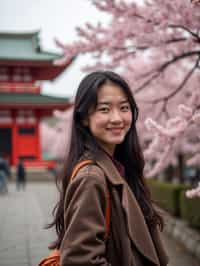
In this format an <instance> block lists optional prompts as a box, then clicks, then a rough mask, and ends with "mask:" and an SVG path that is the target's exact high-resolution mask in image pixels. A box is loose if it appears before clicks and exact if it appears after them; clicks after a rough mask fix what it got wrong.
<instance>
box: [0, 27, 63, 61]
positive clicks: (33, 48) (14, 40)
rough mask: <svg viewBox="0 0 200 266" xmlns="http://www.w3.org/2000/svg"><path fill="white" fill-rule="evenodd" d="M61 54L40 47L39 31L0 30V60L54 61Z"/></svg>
mask: <svg viewBox="0 0 200 266" xmlns="http://www.w3.org/2000/svg"><path fill="white" fill-rule="evenodd" d="M61 56H62V55H61V54H57V53H51V52H46V51H43V50H42V49H41V47H40V43H39V31H35V32H27V33H16V32H0V60H19V61H20V60H22V61H36V62H37V61H54V60H56V59H59V58H60V57H61Z"/></svg>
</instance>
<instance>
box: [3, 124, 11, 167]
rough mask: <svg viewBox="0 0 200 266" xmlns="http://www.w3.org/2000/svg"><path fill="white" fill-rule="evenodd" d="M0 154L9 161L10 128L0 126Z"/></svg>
mask: <svg viewBox="0 0 200 266" xmlns="http://www.w3.org/2000/svg"><path fill="white" fill-rule="evenodd" d="M0 154H1V155H2V156H3V157H4V158H5V159H7V160H8V161H9V163H11V158H12V130H11V128H0Z"/></svg>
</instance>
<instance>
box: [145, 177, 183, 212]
mask: <svg viewBox="0 0 200 266" xmlns="http://www.w3.org/2000/svg"><path fill="white" fill-rule="evenodd" d="M147 184H148V186H149V188H150V191H151V194H152V198H153V200H154V201H155V202H156V203H157V204H158V205H159V206H160V207H161V208H163V209H165V210H167V211H169V212H170V213H171V214H173V215H176V216H178V215H179V213H180V206H179V196H180V192H181V191H182V190H185V189H186V188H188V186H186V185H183V184H172V183H168V182H164V181H163V182H162V181H157V180H152V179H151V180H148V181H147Z"/></svg>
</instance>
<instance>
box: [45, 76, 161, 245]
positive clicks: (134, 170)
mask: <svg viewBox="0 0 200 266" xmlns="http://www.w3.org/2000/svg"><path fill="white" fill-rule="evenodd" d="M107 83H111V84H113V85H116V86H118V87H120V88H121V89H122V90H123V92H124V93H125V95H126V96H127V99H128V101H129V104H130V107H131V111H132V115H133V119H132V124H131V128H130V129H129V131H128V133H127V135H126V137H125V139H124V141H123V142H122V143H121V144H118V145H117V146H116V149H115V152H114V157H115V158H116V159H117V160H118V161H119V162H121V163H122V164H123V166H124V167H125V176H126V177H127V182H128V184H129V186H130V188H131V190H132V191H133V193H134V195H135V197H136V199H137V201H138V203H139V205H140V207H141V209H142V211H143V214H144V217H145V220H146V222H147V224H148V225H149V226H156V225H159V226H160V227H161V228H162V227H163V220H162V217H161V216H160V215H159V214H158V213H157V212H156V210H155V209H154V207H153V205H152V201H151V195H150V192H149V190H148V188H147V186H146V184H145V180H144V177H143V170H144V158H143V154H142V151H141V148H140V144H139V139H138V135H137V130H136V121H137V118H138V107H137V105H136V102H135V100H134V98H133V95H132V93H131V90H130V88H129V86H128V83H127V82H126V81H125V80H124V79H123V78H122V77H121V76H119V75H118V74H116V73H114V72H111V71H96V72H92V73H91V74H89V75H87V76H86V77H85V78H84V79H83V80H82V81H81V83H80V85H79V87H78V91H77V93H76V97H75V103H74V113H73V119H72V132H71V140H70V143H69V150H68V153H67V156H66V159H65V163H64V167H63V171H62V173H61V174H60V175H58V177H57V180H56V181H57V186H58V188H59V191H60V199H59V201H58V203H57V205H56V206H55V208H54V210H53V215H54V220H53V222H52V223H51V224H50V225H49V226H48V228H49V227H52V226H55V227H56V232H57V240H56V241H55V242H54V243H53V244H52V245H51V246H50V248H60V245H61V242H62V239H63V236H64V230H65V229H64V199H65V194H66V189H67V186H68V183H69V177H70V176H71V173H72V170H73V168H74V166H75V165H76V163H77V162H78V161H79V160H80V158H81V156H82V155H83V154H84V152H85V149H86V147H85V143H87V144H89V147H90V150H91V151H92V152H91V154H94V156H95V154H97V152H98V149H99V145H98V144H97V141H96V139H95V138H94V137H93V135H92V134H91V132H90V130H89V129H88V127H85V126H84V125H83V121H84V120H85V119H87V117H88V114H89V112H90V111H91V108H92V109H93V110H95V107H96V106H97V100H98V99H97V95H98V91H99V89H100V88H101V86H103V85H105V84H107ZM87 148H88V146H87ZM93 159H94V160H95V157H94V158H93Z"/></svg>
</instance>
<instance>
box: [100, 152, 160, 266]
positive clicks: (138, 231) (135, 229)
mask: <svg viewBox="0 0 200 266" xmlns="http://www.w3.org/2000/svg"><path fill="white" fill-rule="evenodd" d="M96 163H97V164H98V165H99V166H100V167H101V168H102V170H103V171H104V173H105V174H106V177H107V178H108V180H109V181H110V182H111V183H112V184H113V185H115V186H118V185H121V186H122V207H123V209H124V212H125V215H126V223H127V229H128V233H129V237H130V239H131V240H132V242H133V244H134V245H135V246H136V247H137V249H138V250H139V251H140V252H141V253H142V254H143V255H144V256H145V257H147V258H148V259H149V260H150V261H152V262H153V263H154V264H155V265H160V263H159V259H158V256H157V253H156V249H155V247H154V243H153V241H152V238H151V235H150V232H149V229H148V227H147V225H146V222H145V220H144V216H143V214H142V211H141V209H140V207H139V205H138V203H137V200H136V198H135V197H134V195H133V193H132V191H131V190H130V188H129V186H128V184H127V183H126V181H125V180H124V179H123V178H122V177H121V176H120V174H119V172H118V170H117V169H116V167H115V166H114V164H113V162H112V160H111V159H110V158H109V157H108V156H107V155H106V154H105V153H103V152H102V153H101V154H100V155H99V156H98V159H97V161H96Z"/></svg>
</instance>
